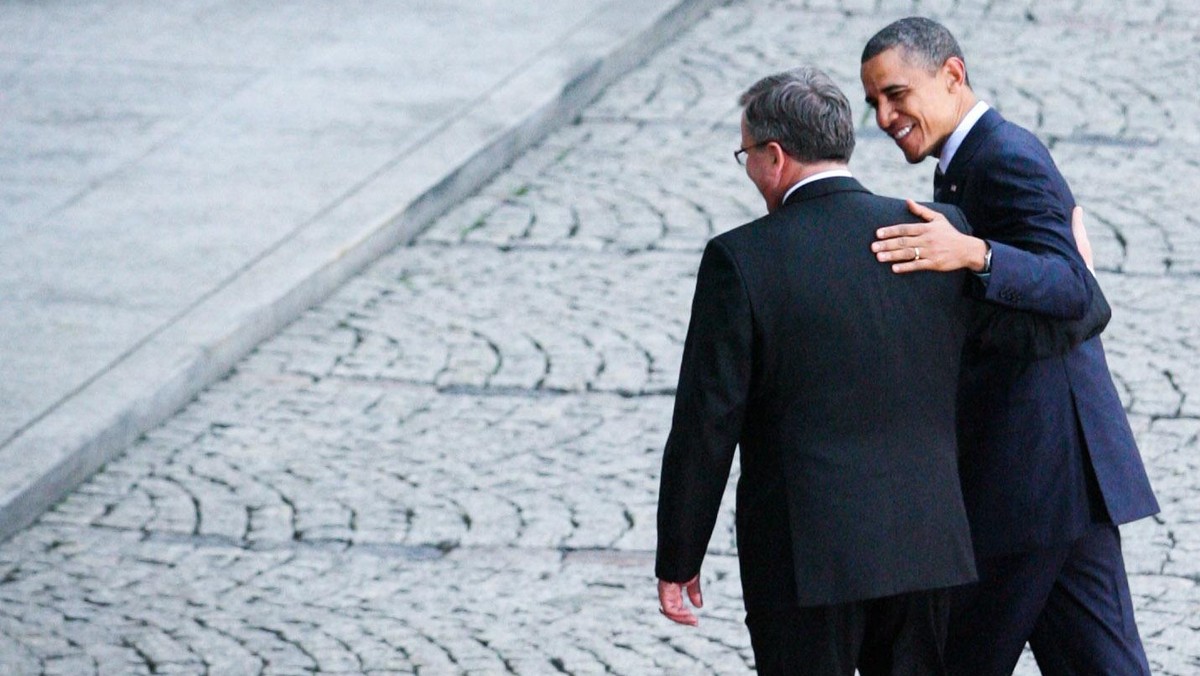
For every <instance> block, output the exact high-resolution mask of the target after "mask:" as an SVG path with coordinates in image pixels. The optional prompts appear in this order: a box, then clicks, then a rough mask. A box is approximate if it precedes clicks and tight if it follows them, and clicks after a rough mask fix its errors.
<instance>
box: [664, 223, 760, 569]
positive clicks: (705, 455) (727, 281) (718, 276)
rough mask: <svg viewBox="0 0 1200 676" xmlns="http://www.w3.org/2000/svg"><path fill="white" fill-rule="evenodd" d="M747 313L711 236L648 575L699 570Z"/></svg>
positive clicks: (730, 430) (740, 380) (722, 465)
mask: <svg viewBox="0 0 1200 676" xmlns="http://www.w3.org/2000/svg"><path fill="white" fill-rule="evenodd" d="M753 333H754V331H753V318H752V312H751V306H750V299H749V297H748V295H747V293H746V288H745V285H744V283H743V281H742V277H741V274H740V272H739V270H738V267H737V264H736V262H735V260H734V258H733V257H732V255H731V254H730V253H729V251H728V250H727V249H726V248H725V247H724V246H723V245H722V244H721V243H720V242H719V241H717V240H713V241H710V242H709V244H708V246H707V247H706V248H705V251H704V256H703V258H702V260H701V262H700V271H699V273H698V275H697V280H696V295H695V298H694V299H693V301H692V317H691V322H690V324H689V326H688V333H687V339H686V340H685V342H684V349H683V363H682V365H681V367H680V372H679V387H678V389H677V391H676V394H675V413H674V416H673V419H672V423H671V433H670V435H669V436H668V438H667V446H666V450H665V451H664V453H663V464H662V476H661V481H660V489H659V497H658V552H657V560H656V562H655V574H656V575H657V577H658V578H660V579H663V580H668V581H672V582H684V581H686V580H689V579H691V578H692V577H693V576H695V575H696V573H698V572H699V570H700V564H701V562H702V560H703V559H704V553H705V550H707V548H708V541H709V538H710V537H711V536H712V531H713V527H714V526H715V524H716V520H717V515H718V513H719V510H720V505H721V497H722V495H723V494H724V492H725V485H726V484H727V483H728V480H729V469H730V466H731V464H732V462H733V454H734V449H735V447H736V446H737V443H738V439H739V438H740V436H741V433H742V424H743V421H744V418H745V411H746V400H747V397H748V393H749V388H750V374H751V372H752V359H753V358H752V352H751V351H752V346H753V339H754V338H753Z"/></svg>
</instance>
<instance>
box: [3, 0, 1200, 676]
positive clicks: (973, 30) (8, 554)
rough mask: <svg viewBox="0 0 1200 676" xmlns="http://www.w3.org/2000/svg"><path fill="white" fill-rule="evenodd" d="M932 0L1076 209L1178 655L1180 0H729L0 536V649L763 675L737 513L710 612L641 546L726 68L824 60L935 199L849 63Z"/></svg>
mask: <svg viewBox="0 0 1200 676" xmlns="http://www.w3.org/2000/svg"><path fill="white" fill-rule="evenodd" d="M998 5H999V6H998ZM918 9H919V10H920V11H923V12H929V13H933V14H934V15H935V16H937V17H938V18H941V19H943V20H945V21H946V23H947V24H948V25H949V26H950V27H951V28H952V29H953V30H955V31H956V33H957V34H958V36H959V38H960V40H961V41H962V42H963V45H964V48H965V49H966V51H967V55H968V61H969V63H970V65H971V70H972V79H973V81H974V82H975V84H976V87H977V88H978V90H979V91H980V92H981V93H982V94H983V96H984V97H985V98H986V99H987V100H989V101H990V102H991V103H993V104H994V105H996V106H998V107H999V108H1000V109H1001V110H1002V111H1003V112H1004V113H1005V114H1006V115H1007V116H1009V117H1010V118H1011V119H1014V120H1016V121H1018V122H1020V123H1023V124H1025V125H1026V126H1028V127H1030V128H1032V129H1034V130H1035V131H1036V132H1037V133H1038V134H1039V135H1040V136H1042V138H1044V139H1046V140H1047V141H1048V142H1049V143H1050V145H1051V146H1052V150H1053V152H1054V155H1055V157H1056V159H1057V161H1058V162H1059V165H1060V167H1061V168H1062V169H1063V171H1064V173H1065V174H1066V175H1067V177H1068V179H1069V180H1070V181H1071V183H1072V186H1073V188H1074V189H1075V192H1076V194H1077V197H1078V198H1079V200H1080V202H1081V203H1083V204H1084V205H1085V206H1086V207H1087V209H1088V218H1089V224H1090V228H1091V233H1092V237H1093V240H1094V243H1095V245H1096V249H1097V258H1098V264H1099V268H1100V278H1101V283H1102V284H1103V285H1104V287H1105V289H1106V291H1107V292H1108V294H1109V298H1110V300H1111V301H1112V303H1113V306H1114V314H1115V317H1114V321H1113V323H1112V325H1111V326H1110V328H1109V329H1108V332H1107V334H1106V345H1107V348H1108V353H1109V358H1110V362H1111V366H1112V369H1113V373H1114V376H1115V378H1116V380H1117V383H1118V386H1119V389H1120V391H1121V393H1122V396H1123V398H1124V401H1125V402H1126V404H1127V407H1128V410H1129V415H1130V419H1131V421H1132V423H1133V425H1134V428H1135V430H1136V432H1137V434H1138V438H1139V441H1140V444H1141V447H1142V451H1143V455H1144V457H1145V458H1146V462H1147V464H1148V467H1149V471H1150V474H1151V478H1152V481H1153V482H1154V484H1155V487H1156V489H1157V490H1158V494H1159V498H1160V501H1161V502H1162V505H1163V513H1162V514H1161V515H1160V516H1159V517H1156V518H1155V519H1149V520H1145V521H1143V522H1139V523H1136V524H1133V525H1130V526H1127V527H1126V528H1124V529H1123V534H1124V537H1125V544H1126V553H1127V563H1128V566H1129V570H1130V573H1131V582H1132V585H1133V591H1134V595H1135V603H1136V605H1137V611H1138V618H1139V622H1140V625H1141V630H1142V635H1143V638H1144V639H1145V642H1146V645H1147V650H1148V652H1149V655H1150V659H1151V662H1152V666H1153V668H1154V673H1156V674H1179V675H1183V674H1192V673H1195V672H1196V671H1197V669H1200V647H1198V646H1200V640H1197V627H1200V588H1198V586H1197V582H1196V581H1197V580H1198V579H1200V552H1198V551H1197V548H1198V544H1197V543H1200V532H1198V529H1197V526H1196V519H1195V516H1194V515H1195V514H1197V513H1200V511H1198V508H1200V504H1198V502H1200V490H1197V489H1198V488H1200V472H1198V471H1197V467H1196V464H1197V461H1196V458H1197V450H1200V441H1198V437H1200V400H1198V398H1197V394H1198V393H1200V366H1197V360H1196V357H1195V354H1196V350H1197V348H1198V347H1200V322H1198V321H1197V319H1196V315H1195V309H1194V308H1195V307H1196V306H1197V305H1196V304H1197V302H1200V229H1198V228H1197V227H1196V226H1197V222H1196V218H1195V216H1194V215H1193V214H1192V213H1191V210H1190V209H1189V206H1188V205H1190V200H1189V199H1187V198H1188V197H1190V196H1191V193H1192V192H1193V191H1194V190H1195V186H1197V185H1200V163H1197V162H1196V161H1195V159H1194V158H1195V157H1196V156H1197V150H1200V122H1198V121H1197V117H1196V116H1195V115H1194V114H1193V113H1194V108H1195V105H1194V104H1195V98H1196V94H1195V87H1193V86H1189V85H1191V84H1192V83H1194V82H1195V75H1194V73H1193V64H1192V62H1191V61H1192V60H1191V59H1189V58H1188V57H1187V55H1188V54H1190V53H1191V51H1190V50H1194V36H1195V34H1196V32H1197V30H1198V29H1200V10H1197V9H1191V8H1184V7H1183V6H1182V5H1179V4H1173V3H1168V2H1165V1H1163V2H1156V3H1149V4H1147V3H1140V2H1139V3H1135V2H1132V1H1130V2H1106V3H1087V4H1082V3H1075V2H1057V3H1046V2H1038V3H1010V4H1005V3H992V2H984V1H983V0H979V1H974V0H967V1H960V2H954V3H940V2H939V3H926V2H922V3H920V5H919V7H918V6H917V5H915V4H911V5H910V4H909V3H908V2H899V1H897V2H884V3H876V2H866V1H865V0H864V1H863V2H855V1H851V0H827V1H816V0H814V1H811V2H783V1H770V2H767V1H764V2H754V3H750V2H734V3H731V4H729V5H728V6H725V7H722V8H719V9H717V10H714V11H713V12H712V13H710V14H709V15H708V16H707V17H705V18H704V19H703V20H701V21H699V22H698V23H696V24H695V25H694V27H693V28H692V29H691V30H689V31H687V32H686V33H685V34H684V35H683V36H682V37H680V38H679V39H678V40H677V41H675V42H673V43H672V44H670V45H669V46H668V47H666V48H665V49H662V50H660V51H659V52H658V53H657V55H656V56H654V57H653V58H652V59H651V60H650V61H649V62H647V63H646V65H645V66H644V67H642V68H640V69H638V70H636V71H634V72H632V73H631V74H629V75H628V76H626V77H623V78H621V79H620V80H619V81H618V82H617V83H616V84H615V85H613V86H612V87H610V88H609V89H608V90H607V91H606V92H605V93H604V94H603V95H602V96H601V97H600V98H599V99H598V100H596V101H595V102H594V103H593V104H592V105H590V106H589V107H588V108H587V109H586V110H585V111H584V112H583V114H582V115H581V116H580V118H579V119H578V121H577V123H575V124H572V125H570V126H567V127H565V128H563V129H562V130H560V131H558V132H557V133H553V134H551V135H550V136H549V137H548V138H547V139H546V140H545V141H544V142H543V143H541V144H540V145H538V146H537V147H536V148H534V149H532V150H530V151H529V152H527V153H525V154H523V155H522V156H521V157H520V158H519V159H518V160H517V161H516V162H515V164H513V165H512V166H511V167H510V168H508V169H507V170H505V171H504V172H503V173H501V174H500V175H499V176H498V177H497V178H496V179H495V180H494V181H492V182H491V183H489V184H488V185H486V186H485V187H483V188H482V189H480V190H479V191H478V192H476V193H475V194H474V195H473V196H471V197H469V198H467V199H463V200H461V201H459V202H458V203H457V205H456V206H455V207H454V208H453V209H451V210H450V211H448V212H447V213H445V215H444V216H442V217H441V218H438V219H437V220H436V221H435V222H434V223H432V225H431V226H430V227H429V228H428V229H425V230H424V231H423V234H421V235H420V237H419V238H417V240H416V241H415V242H413V243H412V244H411V245H409V246H403V247H400V248H397V249H395V250H394V251H392V252H391V253H389V254H388V255H386V256H384V257H383V258H381V259H380V260H378V262H376V263H375V264H373V265H371V266H370V267H369V268H368V269H367V270H366V271H364V272H363V273H362V274H359V275H357V276H354V277H353V278H352V279H350V280H349V281H348V282H347V283H346V284H345V285H344V286H343V287H341V288H340V290H338V291H337V292H336V293H335V294H334V295H333V296H332V297H330V298H329V299H328V300H327V301H326V302H324V303H322V304H320V305H318V306H317V307H315V308H313V309H312V310H311V311H309V312H307V313H305V314H303V315H302V316H301V317H300V318H299V319H298V320H297V321H295V322H294V323H292V324H291V325H290V326H288V327H287V328H286V329H285V330H283V331H282V332H281V333H280V334H279V335H278V336H276V337H275V338H273V339H271V340H269V341H267V342H265V343H263V344H262V345H261V346H259V347H258V349H256V350H254V352H253V353H252V354H250V355H249V356H248V357H247V358H245V359H244V360H241V361H239V362H238V363H237V365H236V368H235V370H234V372H233V374H232V375H230V376H229V377H228V378H226V379H224V380H222V381H220V382H218V383H216V384H214V385H213V386H212V387H210V388H208V389H207V390H206V391H205V392H204V393H203V394H202V395H201V396H200V397H199V398H198V399H197V400H196V401H195V402H194V403H192V404H191V405H189V406H188V407H187V408H186V409H184V410H183V411H181V412H180V413H179V414H177V415H175V416H173V417H172V418H170V419H169V420H168V421H167V422H166V423H164V424H163V425H161V426H160V427H157V428H156V429H154V430H153V431H151V432H150V433H148V434H147V435H145V437H144V438H142V439H141V440H139V441H138V442H137V443H135V444H133V445H132V446H131V447H130V448H129V449H128V451H127V452H126V453H125V454H124V455H123V456H122V457H121V458H120V459H118V460H116V461H114V462H112V463H110V464H109V465H108V466H107V467H106V468H105V469H104V470H103V471H102V472H100V473H99V474H97V475H95V476H94V477H93V478H92V479H91V480H90V481H88V482H87V483H85V484H84V485H83V486H81V487H80V488H79V489H78V490H77V491H75V492H74V493H72V494H71V495H70V497H69V498H68V499H66V500H65V501H64V502H62V503H61V504H59V505H58V506H57V507H56V508H54V509H53V510H52V511H50V512H48V513H47V514H46V515H45V516H44V517H43V518H42V519H41V520H40V521H39V522H38V523H37V524H35V525H34V526H33V527H31V528H29V529H26V530H24V531H22V532H20V533H19V534H17V535H16V536H15V537H14V538H12V539H11V540H9V541H8V542H7V543H4V544H3V545H0V666H2V667H3V668H2V669H0V671H4V672H5V673H19V674H24V673H31V674H37V673H69V674H81V673H106V674H108V673H112V674H126V673H134V674H137V673H147V674H148V673H188V674H191V673H197V674H199V673H213V674H242V673H248V674H250V673H264V674H295V673H312V672H320V673H355V674H357V673H377V674H386V673H410V674H411V673H421V674H453V673H481V674H483V673H487V674H491V673H515V674H543V673H546V674H555V673H580V674H583V673H619V674H639V675H640V674H653V673H678V674H694V673H714V674H737V673H746V672H747V671H749V669H750V666H751V664H752V657H751V654H750V651H749V647H748V642H747V638H746V634H745V629H744V627H743V626H742V624H741V618H742V612H741V608H740V599H739V591H738V575H737V566H736V559H735V551H734V546H733V537H732V519H731V516H732V514H731V512H730V511H729V510H727V511H726V512H725V513H724V514H723V516H722V519H721V521H720V522H719V523H718V530H717V533H716V536H715V537H714V540H713V543H712V548H711V551H710V556H709V558H708V560H707V562H706V566H705V571H704V573H705V582H706V584H707V587H706V595H707V601H708V604H707V607H706V608H705V610H704V611H703V615H702V620H701V625H700V627H699V628H698V629H696V630H687V629H684V628H681V627H677V626H675V625H671V624H669V623H667V622H666V621H665V620H663V619H662V618H661V617H659V616H658V614H657V612H656V611H655V599H654V594H653V577H652V570H651V564H652V558H653V554H652V551H653V543H654V510H655V499H656V490H657V472H658V465H659V462H660V458H661V448H662V444H663V441H664V440H665V436H666V432H667V426H668V424H669V417H670V407H671V395H672V388H673V387H674V378H675V372H676V370H677V368H678V363H679V357H680V349H681V342H682V337H683V333H684V330H685V328H686V322H687V312H688V305H689V302H690V297H691V292H692V286H693V275H694V272H695V267H696V265H697V263H698V259H699V251H700V249H701V247H702V245H703V243H704V241H705V240H706V239H707V238H708V237H710V236H711V235H713V234H714V233H717V232H720V231H723V230H725V229H728V228H730V227H733V226H735V225H738V224H740V223H741V222H743V221H745V220H748V219H749V218H751V217H753V216H755V215H757V214H759V213H760V212H761V204H760V200H759V198H758V197H757V195H756V194H755V193H754V191H753V188H752V187H751V185H750V184H749V182H748V181H747V180H746V179H745V177H744V175H743V174H742V172H741V170H740V169H739V168H738V167H737V166H736V165H735V164H734V163H733V160H732V157H731V151H732V150H733V149H734V148H735V147H736V145H737V140H738V132H737V124H736V123H737V109H736V105H735V100H734V99H735V97H736V95H737V93H738V92H739V91H740V90H741V89H742V88H744V87H745V86H746V85H748V84H749V83H751V82H753V81H754V80H755V79H756V78H757V77H759V76H761V75H763V74H766V73H768V72H771V71H774V70H779V69H782V68H785V67H788V66H792V65H795V64H797V63H802V62H811V63H815V64H817V65H819V66H821V67H823V68H824V69H826V70H828V71H830V72H831V74H833V75H835V77H836V79H838V80H839V82H840V83H841V84H842V86H843V87H844V88H845V89H846V91H847V92H848V93H849V94H850V95H851V100H852V101H854V102H855V105H856V109H857V111H858V112H860V113H862V120H863V127H862V130H861V136H860V143H859V147H858V150H857V151H856V155H855V160H854V162H853V164H852V169H853V170H854V171H855V173H856V174H857V175H858V176H859V178H860V179H861V180H863V182H864V183H865V184H866V185H867V186H868V187H871V188H873V189H875V190H876V191H878V192H883V193H890V194H901V195H914V196H920V197H927V196H928V194H929V174H930V172H931V171H932V169H931V167H930V166H928V165H921V166H918V167H908V166H907V165H904V164H903V161H902V159H901V157H900V155H899V153H898V151H897V150H896V149H895V148H894V146H893V145H892V143H891V141H890V140H888V139H887V138H885V137H883V136H882V135H881V134H879V133H878V132H875V131H874V130H873V128H872V123H871V119H870V117H869V115H867V113H866V111H865V110H864V108H865V106H863V105H862V104H861V103H859V102H860V101H861V96H859V92H860V89H859V87H858V84H857V62H858V53H859V49H860V48H861V45H862V44H863V42H864V41H865V40H866V38H867V37H869V36H870V35H871V34H872V33H873V32H874V31H875V30H876V29H878V28H879V27H881V26H882V25H883V24H885V23H886V22H887V21H889V20H891V19H893V18H897V17H899V16H903V15H905V14H908V13H910V12H913V11H917V10H918ZM5 11H11V10H5ZM0 16H2V14H0ZM371 25H376V24H374V23H373V24H371ZM378 28H379V30H381V31H386V28H384V27H383V26H378ZM6 33H7V31H6ZM231 40H232V38H231ZM147 49H149V47H147ZM283 98H286V97H283ZM238 110H243V109H241V108H239V109H238ZM364 145H365V146H368V147H369V146H371V145H372V144H371V143H364ZM431 150H436V149H431ZM332 154H333V155H336V153H332ZM329 161H330V162H334V163H335V164H337V165H338V166H343V165H341V164H340V162H341V158H338V157H332V158H330V159H329ZM346 166H353V165H352V164H350V163H348V164H347V165H346ZM331 171H333V170H332V169H331ZM244 176H246V177H247V179H246V180H259V181H261V180H265V179H264V178H263V177H261V176H259V175H258V173H257V171H254V170H249V169H248V170H247V173H246V174H244ZM147 180H148V179H147ZM148 192H152V191H148ZM197 200H199V198H198V197H197ZM164 202H165V203H167V204H173V203H174V202H173V201H172V200H164ZM198 204H204V202H199V201H198ZM113 209H116V207H115V206H114V207H113ZM54 220H56V219H49V220H48V221H46V222H47V223H49V222H50V221H54ZM6 227H7V226H6ZM35 230H36V229H35ZM79 274H80V275H81V279H84V280H87V279H88V277H87V276H85V273H84V270H81V271H80V273H79ZM95 283H96V284H100V283H101V282H100V281H96V282H95ZM6 361H7V360H6ZM729 497H730V498H731V497H732V496H729ZM726 504H727V506H728V507H730V508H731V506H732V500H731V499H730V500H728V501H727V503H726ZM1018 673H1019V674H1022V675H1027V674H1032V673H1036V668H1035V667H1034V666H1033V665H1032V662H1031V661H1030V660H1029V659H1028V658H1027V659H1026V660H1025V661H1024V662H1023V663H1022V665H1021V666H1020V668H1019V670H1018Z"/></svg>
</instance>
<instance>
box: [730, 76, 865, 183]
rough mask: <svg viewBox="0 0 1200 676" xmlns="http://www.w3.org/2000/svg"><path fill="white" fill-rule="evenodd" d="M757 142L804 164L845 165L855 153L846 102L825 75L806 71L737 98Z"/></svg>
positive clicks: (772, 79) (774, 78)
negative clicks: (778, 148) (773, 144)
mask: <svg viewBox="0 0 1200 676" xmlns="http://www.w3.org/2000/svg"><path fill="white" fill-rule="evenodd" d="M738 103H739V104H741V106H742V108H743V115H744V119H745V123H746V129H747V131H748V132H749V133H750V136H751V137H752V138H753V139H754V140H755V141H757V142H760V143H762V142H766V141H775V142H776V143H778V144H779V145H780V146H781V147H782V148H783V150H784V152H786V153H787V154H788V155H790V156H791V157H792V158H793V159H796V160H798V161H800V162H804V163H814V162H823V161H837V162H849V161H850V155H851V154H853V152H854V118H853V115H852V113H851V111H850V102H849V101H848V100H847V99H846V96H845V94H843V93H842V90H841V89H839V88H838V86H837V85H836V84H834V82H833V80H831V79H829V76H827V75H825V73H822V72H821V71H820V70H817V69H816V68H812V67H809V66H805V67H801V68H794V69H792V70H787V71H784V72H782V73H776V74H774V75H769V76H767V77H765V78H763V79H761V80H759V81H758V82H756V83H754V84H753V85H751V86H750V88H749V89H747V90H746V91H745V92H744V93H743V94H742V95H741V97H740V98H739V99H738Z"/></svg>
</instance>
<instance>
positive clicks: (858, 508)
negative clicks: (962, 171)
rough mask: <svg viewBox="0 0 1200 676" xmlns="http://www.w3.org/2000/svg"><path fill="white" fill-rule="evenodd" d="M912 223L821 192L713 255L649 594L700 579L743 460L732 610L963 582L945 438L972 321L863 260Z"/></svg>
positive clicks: (940, 277) (951, 433) (898, 211)
mask: <svg viewBox="0 0 1200 676" xmlns="http://www.w3.org/2000/svg"><path fill="white" fill-rule="evenodd" d="M948 211H949V213H948V217H949V218H950V220H951V221H952V222H954V223H955V224H956V225H957V226H958V227H959V228H960V229H965V228H966V221H965V219H964V218H963V217H962V214H961V213H959V211H958V210H957V209H954V208H952V207H949V208H948ZM910 219H911V214H909V212H908V210H907V208H906V207H905V204H904V202H902V201H900V200H895V199H888V198H884V197H879V196H876V195H872V194H871V193H870V192H868V191H867V190H865V189H864V188H863V187H862V186H861V185H860V184H859V183H858V181H855V180H854V179H851V178H826V179H822V180H819V181H816V182H814V183H811V184H808V185H805V186H802V187H801V188H799V189H797V190H796V191H795V192H794V193H793V194H792V195H790V196H789V198H788V201H787V203H786V204H785V205H784V206H782V207H781V208H780V209H778V210H776V211H775V212H774V213H772V214H770V215H768V216H766V217H764V218H762V219H759V220H758V221H755V222H753V223H750V224H748V225H744V226H742V227H740V228H737V229H734V230H731V231H730V232H727V233H725V234H723V235H720V236H718V237H716V238H715V239H713V240H712V241H710V242H709V244H708V246H707V248H706V249H705V251H704V257H703V259H702V261H701V263H700V271H699V273H698V275H697V280H696V295H695V299H694V300H693V303H692V316H691V322H690V324H689V327H688V334H687V339H686V342H685V344H684V351H683V363H682V366H681V369H680V374H679V388H678V391H677V393H676V397H675V415H674V419H673V422H672V426H671V434H670V436H669V438H668V440H667V445H666V450H665V452H664V456H663V466H662V479H661V490H660V493H659V503H658V505H659V511H658V558H657V562H656V574H657V576H658V577H659V578H661V579H664V580H672V581H684V580H687V579H689V578H691V577H692V576H693V575H695V574H696V573H697V571H699V570H700V564H701V561H702V559H703V558H704V553H705V550H706V548H707V545H708V541H709V538H710V537H711V535H712V529H713V526H714V523H715V521H716V518H717V514H718V511H719V506H720V502H721V497H722V494H723V493H724V490H725V485H726V482H727V481H728V478H729V470H730V464H731V463H732V461H733V456H734V448H735V447H736V446H738V445H739V444H740V446H741V468H742V472H741V478H740V480H739V482H738V489H737V543H738V557H739V561H740V564H741V573H742V588H743V599H744V601H745V604H746V608H747V609H750V610H756V609H766V608H773V607H784V608H787V607H792V606H794V605H796V604H799V605H800V606H811V605H825V604H834V603H845V602H850V601H857V600H864V599H869V598H875V597H881V596H888V595H892V594H899V593H902V592H909V591H916V590H921V589H930V588H937V587H948V586H952V585H958V584H962V583H966V582H969V581H971V580H972V579H974V575H975V568H974V560H973V556H972V551H971V544H970V534H969V527H968V524H967V518H966V512H965V510H964V508H963V504H962V497H961V490H960V488H959V482H958V466H957V452H958V447H957V444H956V429H955V418H954V406H955V386H956V384H957V382H958V372H959V364H960V354H961V349H962V345H963V340H964V339H965V336H966V332H967V330H968V329H967V326H968V317H969V312H970V306H971V302H970V301H969V300H968V299H967V296H966V294H964V293H963V287H964V285H965V283H966V275H965V274H964V273H961V272H959V273H952V274H935V273H921V274H913V275H897V274H894V273H893V272H892V271H891V269H890V268H889V267H888V266H886V265H880V264H879V263H878V262H877V261H876V260H875V257H874V256H872V255H871V253H870V246H871V242H872V241H873V240H874V232H875V230H876V229H877V228H879V227H882V226H886V225H890V224H893V223H897V222H902V221H906V220H910Z"/></svg>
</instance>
